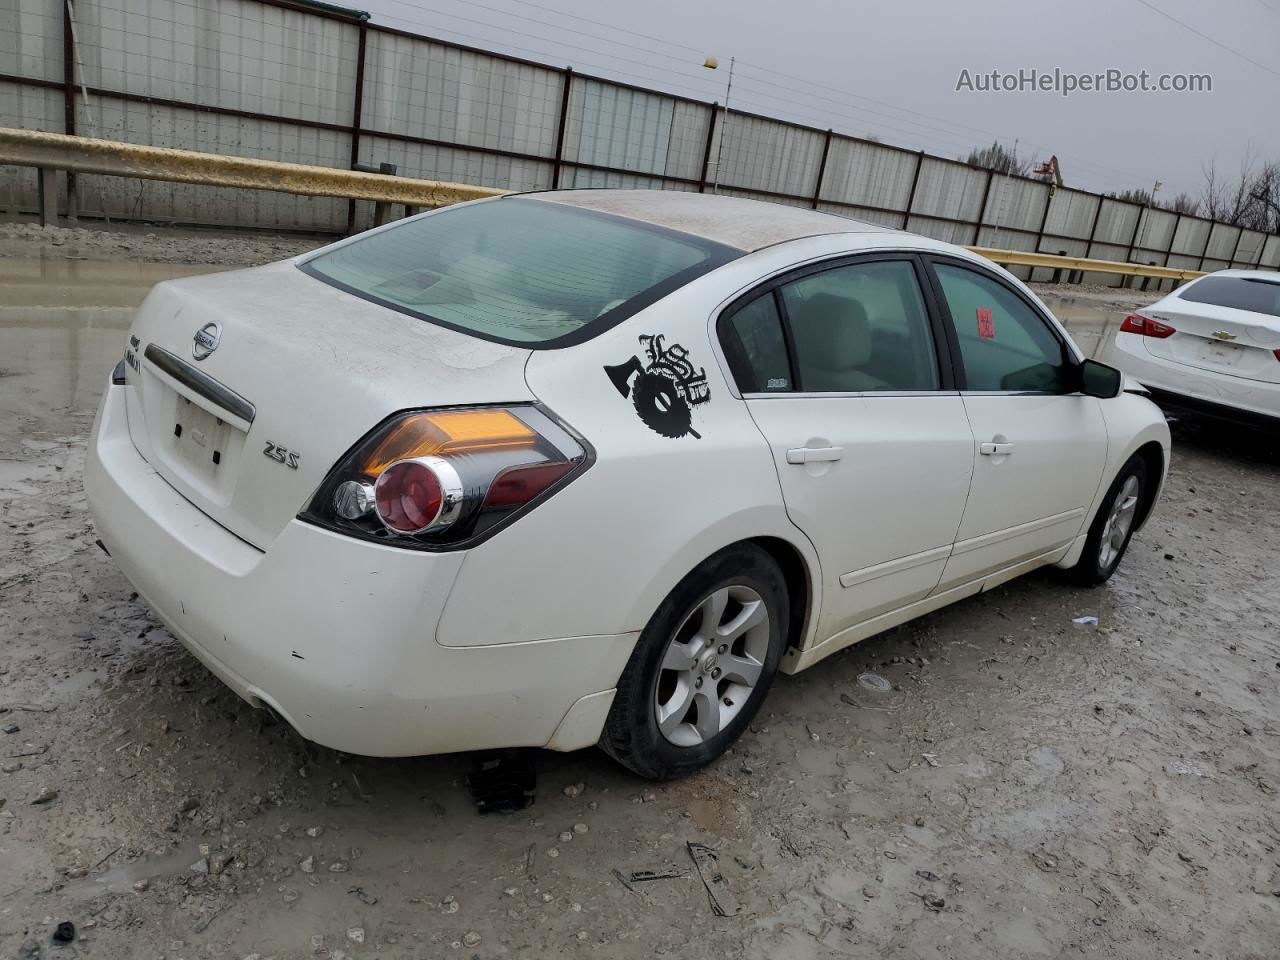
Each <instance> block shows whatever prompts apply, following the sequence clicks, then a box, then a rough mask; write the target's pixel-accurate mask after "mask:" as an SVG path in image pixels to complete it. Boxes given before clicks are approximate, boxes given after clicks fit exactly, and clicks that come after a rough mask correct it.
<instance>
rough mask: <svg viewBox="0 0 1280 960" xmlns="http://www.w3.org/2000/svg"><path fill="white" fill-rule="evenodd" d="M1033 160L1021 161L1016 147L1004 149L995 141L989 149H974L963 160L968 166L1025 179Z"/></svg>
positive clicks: (1003, 146)
mask: <svg viewBox="0 0 1280 960" xmlns="http://www.w3.org/2000/svg"><path fill="white" fill-rule="evenodd" d="M1034 159H1035V158H1034V157H1027V158H1026V159H1023V158H1021V157H1019V156H1018V151H1017V147H1016V145H1015V146H1014V147H1006V146H1005V145H1004V144H1002V143H1001V142H1000V141H999V140H996V141H993V142H992V144H991V146H989V147H974V148H973V149H972V150H970V151H969V156H967V157H965V158H964V162H965V163H967V164H969V165H970V166H974V167H983V168H985V169H987V170H994V171H995V172H996V173H1010V174H1013V175H1014V176H1018V177H1025V176H1028V175H1029V174H1030V173H1031V165H1032V163H1033V162H1034Z"/></svg>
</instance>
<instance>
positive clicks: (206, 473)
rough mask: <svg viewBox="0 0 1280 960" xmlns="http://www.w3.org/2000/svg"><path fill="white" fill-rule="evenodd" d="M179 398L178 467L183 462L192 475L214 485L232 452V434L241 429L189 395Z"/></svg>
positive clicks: (176, 413)
mask: <svg viewBox="0 0 1280 960" xmlns="http://www.w3.org/2000/svg"><path fill="white" fill-rule="evenodd" d="M176 400H177V402H176V403H175V404H174V408H175V409H174V417H173V421H174V422H173V454H174V461H175V466H177V465H181V466H183V467H185V468H186V470H187V471H189V472H190V473H191V474H193V475H195V476H198V477H200V478H201V479H203V480H204V481H205V482H207V483H210V484H213V483H215V482H216V479H217V477H218V474H219V473H220V472H221V470H222V469H223V467H224V465H225V462H226V459H227V457H228V454H229V453H230V448H231V440H232V434H233V433H236V434H239V431H238V430H235V429H234V428H233V427H232V426H231V424H229V423H227V422H226V421H225V420H223V419H221V418H220V417H216V416H214V415H213V414H212V413H210V412H209V411H207V410H203V409H201V408H200V407H197V406H196V405H195V404H194V403H192V402H191V401H190V400H188V399H187V398H186V397H182V396H179V397H176Z"/></svg>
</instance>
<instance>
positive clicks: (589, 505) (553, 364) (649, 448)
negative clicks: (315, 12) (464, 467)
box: [437, 264, 820, 646]
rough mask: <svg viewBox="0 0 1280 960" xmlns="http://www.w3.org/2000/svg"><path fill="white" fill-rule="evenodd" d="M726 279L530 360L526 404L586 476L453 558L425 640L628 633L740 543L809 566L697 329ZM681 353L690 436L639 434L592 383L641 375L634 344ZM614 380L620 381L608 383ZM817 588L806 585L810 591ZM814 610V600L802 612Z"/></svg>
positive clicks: (615, 397) (642, 430)
mask: <svg viewBox="0 0 1280 960" xmlns="http://www.w3.org/2000/svg"><path fill="white" fill-rule="evenodd" d="M750 275H752V274H751V273H750V269H749V268H748V271H747V273H746V274H743V272H742V270H741V268H738V267H737V266H736V265H732V264H731V265H730V266H729V267H726V268H722V269H721V270H720V271H716V272H714V273H712V274H709V275H708V276H706V277H703V278H700V279H699V280H697V281H694V282H693V283H691V284H689V285H688V286H686V287H684V288H682V289H681V290H679V291H677V292H675V293H673V294H672V295H670V296H668V297H667V298H666V299H664V300H662V301H660V302H658V303H656V304H654V305H653V306H651V307H649V308H647V309H646V310H643V311H641V312H640V313H638V314H636V315H635V316H634V317H631V318H629V319H628V320H626V321H625V322H623V323H622V324H620V325H619V326H617V327H614V328H613V329H611V330H608V331H606V332H604V333H602V334H601V335H599V336H598V337H596V338H595V339H593V340H590V341H587V342H586V343H583V344H580V345H577V346H573V347H568V348H564V349H556V350H541V351H535V352H534V353H533V354H532V356H531V357H530V358H529V362H528V364H527V367H526V371H525V373H526V380H527V382H528V384H529V387H530V388H531V390H532V392H533V393H534V394H535V395H536V396H537V397H538V399H539V400H540V401H541V402H542V403H544V404H546V405H547V406H548V407H549V408H550V409H551V410H552V411H553V412H554V413H555V414H556V415H557V416H559V417H561V418H562V419H563V420H565V421H566V422H567V423H568V424H570V425H571V426H572V427H573V428H574V429H576V430H577V431H579V432H580V433H581V434H582V435H583V436H584V437H586V439H587V440H588V441H589V442H590V443H591V445H592V446H593V447H594V449H595V454H596V462H595V463H594V464H593V465H592V466H591V468H590V469H588V470H587V471H586V473H584V474H583V475H582V476H581V477H579V478H578V479H577V480H575V481H574V482H573V483H572V484H570V485H569V486H568V487H567V488H565V489H564V490H562V491H561V492H559V493H558V494H556V495H555V496H553V497H552V498H551V499H550V500H548V501H547V502H545V503H543V504H541V505H540V506H538V507H537V508H536V509H534V510H533V511H532V512H531V513H529V514H528V515H526V516H524V517H522V518H521V519H520V520H519V521H517V522H516V523H515V524H513V525H512V526H511V527H509V528H507V529H505V530H503V531H502V532H501V533H500V534H499V535H498V536H496V537H494V538H493V539H492V540H489V541H487V542H485V543H483V544H481V545H479V546H478V547H476V548H475V549H473V550H471V551H470V552H468V554H467V557H466V559H465V560H464V562H463V566H462V570H461V572H460V574H459V576H458V580H457V582H456V584H455V586H454V589H453V592H452V594H451V595H450V598H449V602H448V605H447V607H446V609H445V613H444V617H443V619H442V620H441V623H440V625H439V628H438V634H437V636H438V639H439V642H440V643H442V644H445V645H448V646H455V645H475V644H483V643H503V642H512V641H520V640H534V639H543V638H548V637H564V636H584V635H594V634H615V633H622V632H626V631H630V630H639V629H642V628H643V627H644V625H645V623H646V622H647V621H648V620H649V617H650V616H651V615H652V614H653V612H654V610H655V609H657V607H658V605H659V604H660V603H661V602H662V600H663V598H664V597H665V596H666V595H667V593H669V592H670V591H671V589H672V588H673V587H674V586H675V585H676V584H677V583H678V582H679V581H680V580H681V579H682V578H683V577H684V576H685V575H686V574H687V573H688V572H689V571H690V570H691V569H692V568H693V567H695V566H696V565H697V564H698V563H699V562H701V561H702V560H703V559H705V558H706V557H708V556H710V555H711V554H713V553H715V552H716V551H717V550H719V549H721V548H722V547H724V546H727V545H728V544H731V543H734V542H737V541H739V540H742V539H746V538H750V537H759V536H772V537H778V538H780V539H783V540H785V541H787V542H789V543H791V544H792V545H793V546H794V547H795V548H796V549H797V550H798V551H800V553H801V555H802V557H803V558H804V559H805V562H806V564H807V565H808V567H809V569H810V571H811V572H812V571H816V570H817V558H816V556H815V554H814V553H813V549H812V546H811V544H810V543H809V541H808V540H807V539H806V538H805V537H804V535H803V534H801V533H800V531H799V530H798V529H797V528H796V527H795V526H794V525H793V524H791V522H790V521H789V520H788V519H787V515H786V511H785V508H784V506H783V503H782V496H781V491H780V488H779V485H778V477H777V472H776V468H775V467H774V464H773V458H772V455H771V453H770V451H769V447H768V445H767V444H766V443H765V441H764V438H763V437H762V436H761V434H760V432H759V430H758V429H757V428H756V426H755V423H754V421H753V420H752V419H751V417H750V415H749V414H748V413H747V410H746V406H745V404H744V403H743V402H742V401H741V400H740V399H738V398H737V397H735V396H734V391H733V390H732V389H731V387H730V384H729V382H728V380H727V378H726V374H725V372H724V371H722V369H721V364H720V363H719V361H718V359H717V356H716V353H715V351H714V349H713V347H712V343H711V337H710V333H709V317H710V316H711V315H712V313H713V312H714V311H715V310H716V308H717V307H718V306H719V305H720V304H721V303H722V302H723V301H724V300H725V298H726V297H728V296H731V295H732V294H733V293H734V291H736V290H737V289H738V288H739V287H740V286H741V281H740V277H742V276H750ZM653 335H661V336H662V337H663V345H664V347H665V348H667V349H670V348H672V347H674V346H677V345H678V346H681V347H684V348H685V349H686V350H687V351H688V360H689V362H690V364H692V366H693V368H694V371H695V372H696V373H698V374H700V375H701V374H705V377H706V387H707V389H708V391H709V399H707V401H706V402H703V403H699V404H696V405H693V406H692V408H691V410H692V428H693V430H695V431H696V432H697V433H698V434H699V436H696V437H695V436H693V435H692V433H690V434H686V435H684V436H677V437H669V436H664V435H663V434H662V433H660V432H658V431H657V430H655V429H653V428H652V427H650V426H648V425H647V424H646V423H645V421H644V420H643V419H641V417H640V415H639V414H638V412H637V408H636V405H635V402H634V384H635V378H634V375H633V376H631V377H630V378H629V381H628V382H627V384H626V385H627V386H629V387H631V388H632V389H631V394H632V395H631V396H624V395H623V394H622V393H621V392H620V391H619V389H618V388H617V387H616V386H615V384H614V382H613V380H612V379H611V378H610V376H609V372H608V370H607V368H610V367H615V366H625V365H627V364H629V363H630V362H631V361H632V358H633V357H636V358H639V360H640V362H641V364H642V365H643V364H645V363H646V362H647V360H648V358H647V356H646V351H645V344H644V342H643V341H642V340H641V338H642V337H648V336H653ZM623 375H625V374H623ZM811 579H812V580H813V581H814V582H815V583H818V582H820V578H819V577H817V576H812V577H811ZM814 601H815V602H816V601H817V598H816V597H814Z"/></svg>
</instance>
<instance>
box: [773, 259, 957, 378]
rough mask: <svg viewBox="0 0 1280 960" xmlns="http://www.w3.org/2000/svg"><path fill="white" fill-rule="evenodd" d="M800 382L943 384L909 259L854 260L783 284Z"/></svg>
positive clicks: (925, 310) (914, 273)
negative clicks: (862, 261)
mask: <svg viewBox="0 0 1280 960" xmlns="http://www.w3.org/2000/svg"><path fill="white" fill-rule="evenodd" d="M780 289H781V294H782V302H783V305H784V306H785V308H786V319H787V323H788V325H789V326H790V331H791V340H792V344H793V346H794V349H795V364H796V376H797V379H798V380H799V382H800V387H799V389H801V390H804V391H805V392H806V393H867V392H894V391H916V390H936V389H938V385H939V380H938V361H937V357H936V354H935V352H934V345H933V335H932V332H931V330H930V326H929V313H928V311H927V309H926V308H925V302H924V297H923V295H922V294H921V292H920V284H919V282H918V281H917V279H916V272H915V267H914V266H913V265H912V263H911V261H909V260H873V261H869V262H864V263H851V264H846V265H844V266H839V267H833V268H832V269H830V270H824V271H823V272H821V273H815V274H812V275H810V276H807V277H802V278H800V279H799V280H794V281H792V282H791V283H787V284H783V286H782V287H781V288H780Z"/></svg>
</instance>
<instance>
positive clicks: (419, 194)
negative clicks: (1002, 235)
mask: <svg viewBox="0 0 1280 960" xmlns="http://www.w3.org/2000/svg"><path fill="white" fill-rule="evenodd" d="M0 164H16V165H18V166H26V167H43V168H45V169H54V170H73V171H75V172H77V173H98V174H103V175H106V176H111V177H137V178H141V179H143V180H167V181H171V182H174V183H197V184H202V185H204V186H211V187H240V188H242V189H247V190H275V191H278V192H280V193H296V194H301V195H303V196H310V197H349V198H351V199H354V200H374V201H381V202H385V203H404V204H408V205H409V206H415V207H443V206H447V205H448V204H451V203H461V202H462V201H464V200H478V199H480V198H481V197H496V196H500V195H501V194H503V193H507V192H508V191H505V190H495V189H493V188H491V187H475V186H470V185H468V184H464V183H448V182H446V181H442V180H414V179H411V178H409V177H398V176H387V175H386V174H379V173H360V172H357V171H354V170H339V169H337V168H336V167H320V166H311V165H308V164H302V163H280V162H278V161H275V160H255V159H253V158H251V157H228V156H223V155H221V154H216V153H199V152H196V151H194V150H172V149H170V148H168V147H149V146H143V145H141V144H136V143H121V142H119V141H116V140H96V139H93V138H91V137H71V136H67V135H65V134H61V133H44V132H42V131H39V130H15V129H11V128H8V127H0ZM969 249H970V250H972V251H973V252H974V253H977V254H980V255H981V256H984V257H986V258H987V259H989V260H993V261H995V262H996V263H1000V264H1004V265H1006V266H1026V267H1049V268H1050V269H1062V270H1084V271H1088V272H1091V273H1119V274H1124V275H1126V276H1133V277H1158V278H1160V279H1172V280H1192V279H1194V278H1196V277H1199V276H1202V275H1203V274H1202V273H1201V272H1200V271H1198V270H1178V269H1174V268H1172V267H1153V266H1146V265H1144V264H1140V263H1121V262H1118V261H1115V260H1090V259H1088V258H1085V257H1060V256H1055V255H1053V254H1048V253H1031V252H1028V251H1026V250H998V249H995V248H993V247H969Z"/></svg>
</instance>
